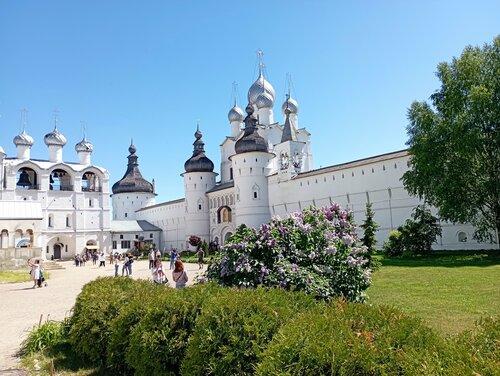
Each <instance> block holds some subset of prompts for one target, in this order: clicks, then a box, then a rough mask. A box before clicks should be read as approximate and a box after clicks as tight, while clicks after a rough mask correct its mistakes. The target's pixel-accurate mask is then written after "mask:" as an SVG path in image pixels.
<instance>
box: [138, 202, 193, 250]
mask: <svg viewBox="0 0 500 376" xmlns="http://www.w3.org/2000/svg"><path fill="white" fill-rule="evenodd" d="M185 213H186V208H185V201H184V199H181V200H175V201H171V202H166V203H163V204H157V205H153V206H150V207H146V208H143V209H141V210H139V211H137V213H136V217H137V219H138V220H141V219H143V220H146V221H148V222H149V223H151V224H153V225H155V226H156V227H159V228H161V229H162V233H161V235H160V236H161V238H160V241H159V242H158V244H159V245H160V246H159V247H160V248H161V249H162V250H169V249H170V248H178V249H181V250H182V249H186V248H187V245H186V216H185Z"/></svg>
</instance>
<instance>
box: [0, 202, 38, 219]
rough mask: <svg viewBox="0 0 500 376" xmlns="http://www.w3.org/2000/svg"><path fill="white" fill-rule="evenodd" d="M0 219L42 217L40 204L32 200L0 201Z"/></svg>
mask: <svg viewBox="0 0 500 376" xmlns="http://www.w3.org/2000/svg"><path fill="white" fill-rule="evenodd" d="M0 219H43V215H42V205H41V204H40V203H39V202H33V201H0Z"/></svg>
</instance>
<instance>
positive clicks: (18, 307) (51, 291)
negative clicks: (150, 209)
mask: <svg viewBox="0 0 500 376" xmlns="http://www.w3.org/2000/svg"><path fill="white" fill-rule="evenodd" d="M61 264H62V265H63V266H64V267H65V268H66V269H63V270H53V271H50V280H49V281H48V284H49V286H48V287H43V288H38V289H32V288H31V286H32V284H33V283H32V282H25V283H10V284H0V315H1V318H2V321H1V324H0V370H2V369H9V368H14V367H15V366H16V365H17V363H18V361H19V359H18V358H16V353H17V351H18V350H19V346H20V344H21V342H22V340H23V339H24V338H26V335H27V333H28V331H29V330H30V329H31V328H32V327H33V326H34V325H37V324H38V322H39V320H40V315H43V320H44V321H45V320H46V319H47V318H50V319H53V320H62V319H64V317H65V316H67V315H68V314H69V313H70V310H71V308H72V307H73V305H74V303H75V300H76V296H77V295H78V294H79V292H80V291H81V289H82V286H83V285H84V284H86V283H87V282H89V281H92V280H94V279H96V278H97V277H99V276H112V275H114V267H113V266H112V265H106V267H105V268H102V267H101V268H98V267H97V265H96V266H94V265H92V263H87V265H86V266H85V267H80V268H77V267H75V266H74V264H73V263H72V262H69V261H67V262H61ZM163 264H164V265H166V266H167V267H168V264H169V263H168V262H164V263H163ZM185 267H186V271H187V272H188V276H189V280H190V281H189V282H188V285H189V284H192V282H193V278H194V276H195V275H196V274H198V272H199V271H198V265H195V264H185ZM27 272H28V269H26V273H27ZM132 275H133V278H142V279H150V278H151V273H150V271H149V270H148V262H147V261H136V262H135V263H134V264H133V271H132ZM167 276H168V279H169V281H170V286H171V287H174V286H175V284H173V283H172V276H171V273H167Z"/></svg>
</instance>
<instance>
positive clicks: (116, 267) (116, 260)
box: [114, 257, 120, 277]
mask: <svg viewBox="0 0 500 376" xmlns="http://www.w3.org/2000/svg"><path fill="white" fill-rule="evenodd" d="M114 262H115V277H118V269H119V267H120V262H119V261H118V257H115V261H114Z"/></svg>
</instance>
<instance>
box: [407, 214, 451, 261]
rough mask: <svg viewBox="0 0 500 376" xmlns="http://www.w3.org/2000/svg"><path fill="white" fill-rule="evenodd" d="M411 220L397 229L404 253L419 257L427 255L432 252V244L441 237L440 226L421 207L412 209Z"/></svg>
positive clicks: (435, 219)
mask: <svg viewBox="0 0 500 376" xmlns="http://www.w3.org/2000/svg"><path fill="white" fill-rule="evenodd" d="M411 218H412V219H407V220H406V222H405V224H404V225H403V226H401V227H399V228H398V230H399V231H400V232H401V240H402V244H403V248H404V251H405V252H410V253H414V254H420V255H422V254H429V253H430V252H431V251H432V243H434V242H435V241H436V239H437V237H438V236H441V233H442V230H441V225H440V224H439V221H438V219H437V218H436V217H434V216H433V215H432V213H431V212H430V210H429V209H427V208H426V207H425V206H423V205H419V206H417V207H416V208H415V209H413V214H412V215H411Z"/></svg>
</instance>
